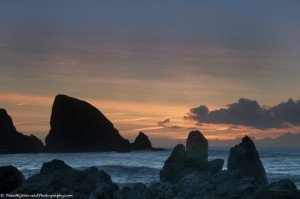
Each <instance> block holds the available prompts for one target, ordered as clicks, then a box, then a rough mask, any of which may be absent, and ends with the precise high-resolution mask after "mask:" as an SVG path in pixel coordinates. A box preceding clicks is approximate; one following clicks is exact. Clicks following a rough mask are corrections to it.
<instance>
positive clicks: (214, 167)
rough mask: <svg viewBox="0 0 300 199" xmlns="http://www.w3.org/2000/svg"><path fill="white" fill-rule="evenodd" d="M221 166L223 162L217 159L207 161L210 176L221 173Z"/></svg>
mask: <svg viewBox="0 0 300 199" xmlns="http://www.w3.org/2000/svg"><path fill="white" fill-rule="evenodd" d="M223 165H224V160H223V159H220V158H219V159H215V160H211V161H208V164H207V167H208V168H207V169H208V171H209V172H210V173H211V174H216V173H218V172H220V171H222V169H223Z"/></svg>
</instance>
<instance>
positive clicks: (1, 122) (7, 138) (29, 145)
mask: <svg viewBox="0 0 300 199" xmlns="http://www.w3.org/2000/svg"><path fill="white" fill-rule="evenodd" d="M43 149H44V145H43V143H42V141H41V140H39V139H38V138H37V137H35V136H33V135H30V136H27V135H23V134H22V133H20V132H18V131H17V130H16V127H15V126H14V124H13V121H12V119H11V117H10V116H9V115H8V114H7V112H6V110H5V109H0V154H1V153H39V152H43Z"/></svg>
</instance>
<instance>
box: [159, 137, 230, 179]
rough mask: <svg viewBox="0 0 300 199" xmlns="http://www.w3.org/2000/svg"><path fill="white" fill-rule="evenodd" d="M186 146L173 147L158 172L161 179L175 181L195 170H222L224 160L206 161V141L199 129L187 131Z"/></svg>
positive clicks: (215, 171) (213, 171)
mask: <svg viewBox="0 0 300 199" xmlns="http://www.w3.org/2000/svg"><path fill="white" fill-rule="evenodd" d="M186 146H187V147H186V149H185V147H184V146H183V145H182V144H178V145H177V146H176V147H175V148H174V150H173V151H172V154H171V156H170V157H169V158H168V159H167V160H166V162H165V164H164V167H163V169H162V170H161V172H160V179H161V180H162V181H169V182H177V181H178V180H180V179H182V178H183V177H184V176H186V175H188V174H190V173H193V172H195V171H198V172H205V173H207V172H212V173H217V172H219V171H221V170H222V167H223V164H224V160H217V161H216V160H215V161H213V162H208V142H207V140H206V139H205V137H204V136H203V135H202V134H201V133H200V132H199V131H192V132H190V133H189V136H188V139H187V142H186ZM208 165H209V168H208Z"/></svg>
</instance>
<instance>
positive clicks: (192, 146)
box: [185, 131, 208, 170]
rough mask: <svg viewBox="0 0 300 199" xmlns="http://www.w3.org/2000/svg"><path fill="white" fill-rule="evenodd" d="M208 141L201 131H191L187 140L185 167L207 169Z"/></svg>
mask: <svg viewBox="0 0 300 199" xmlns="http://www.w3.org/2000/svg"><path fill="white" fill-rule="evenodd" d="M207 163H208V142H207V140H206V138H205V137H204V136H203V135H202V134H201V133H200V131H192V132H190V133H189V136H188V139H187V141H186V156H185V167H190V168H193V169H197V170H198V169H207Z"/></svg>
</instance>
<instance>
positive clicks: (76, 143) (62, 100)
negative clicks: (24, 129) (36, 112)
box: [46, 95, 130, 152]
mask: <svg viewBox="0 0 300 199" xmlns="http://www.w3.org/2000/svg"><path fill="white" fill-rule="evenodd" d="M50 125H51V129H50V132H49V134H48V135H47V137H46V151H48V152H98V151H121V152H125V151H129V150H130V143H129V141H128V140H126V139H124V138H123V137H122V136H121V135H120V134H119V132H118V130H117V129H115V128H114V126H113V124H112V123H111V122H110V121H109V120H108V119H107V118H106V117H105V116H104V115H103V114H102V113H101V112H100V111H99V110H98V109H97V108H95V107H94V106H92V105H91V104H89V103H87V102H85V101H82V100H78V99H75V98H72V97H68V96H66V95H57V96H56V98H55V100H54V103H53V107H52V114H51V121H50Z"/></svg>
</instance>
